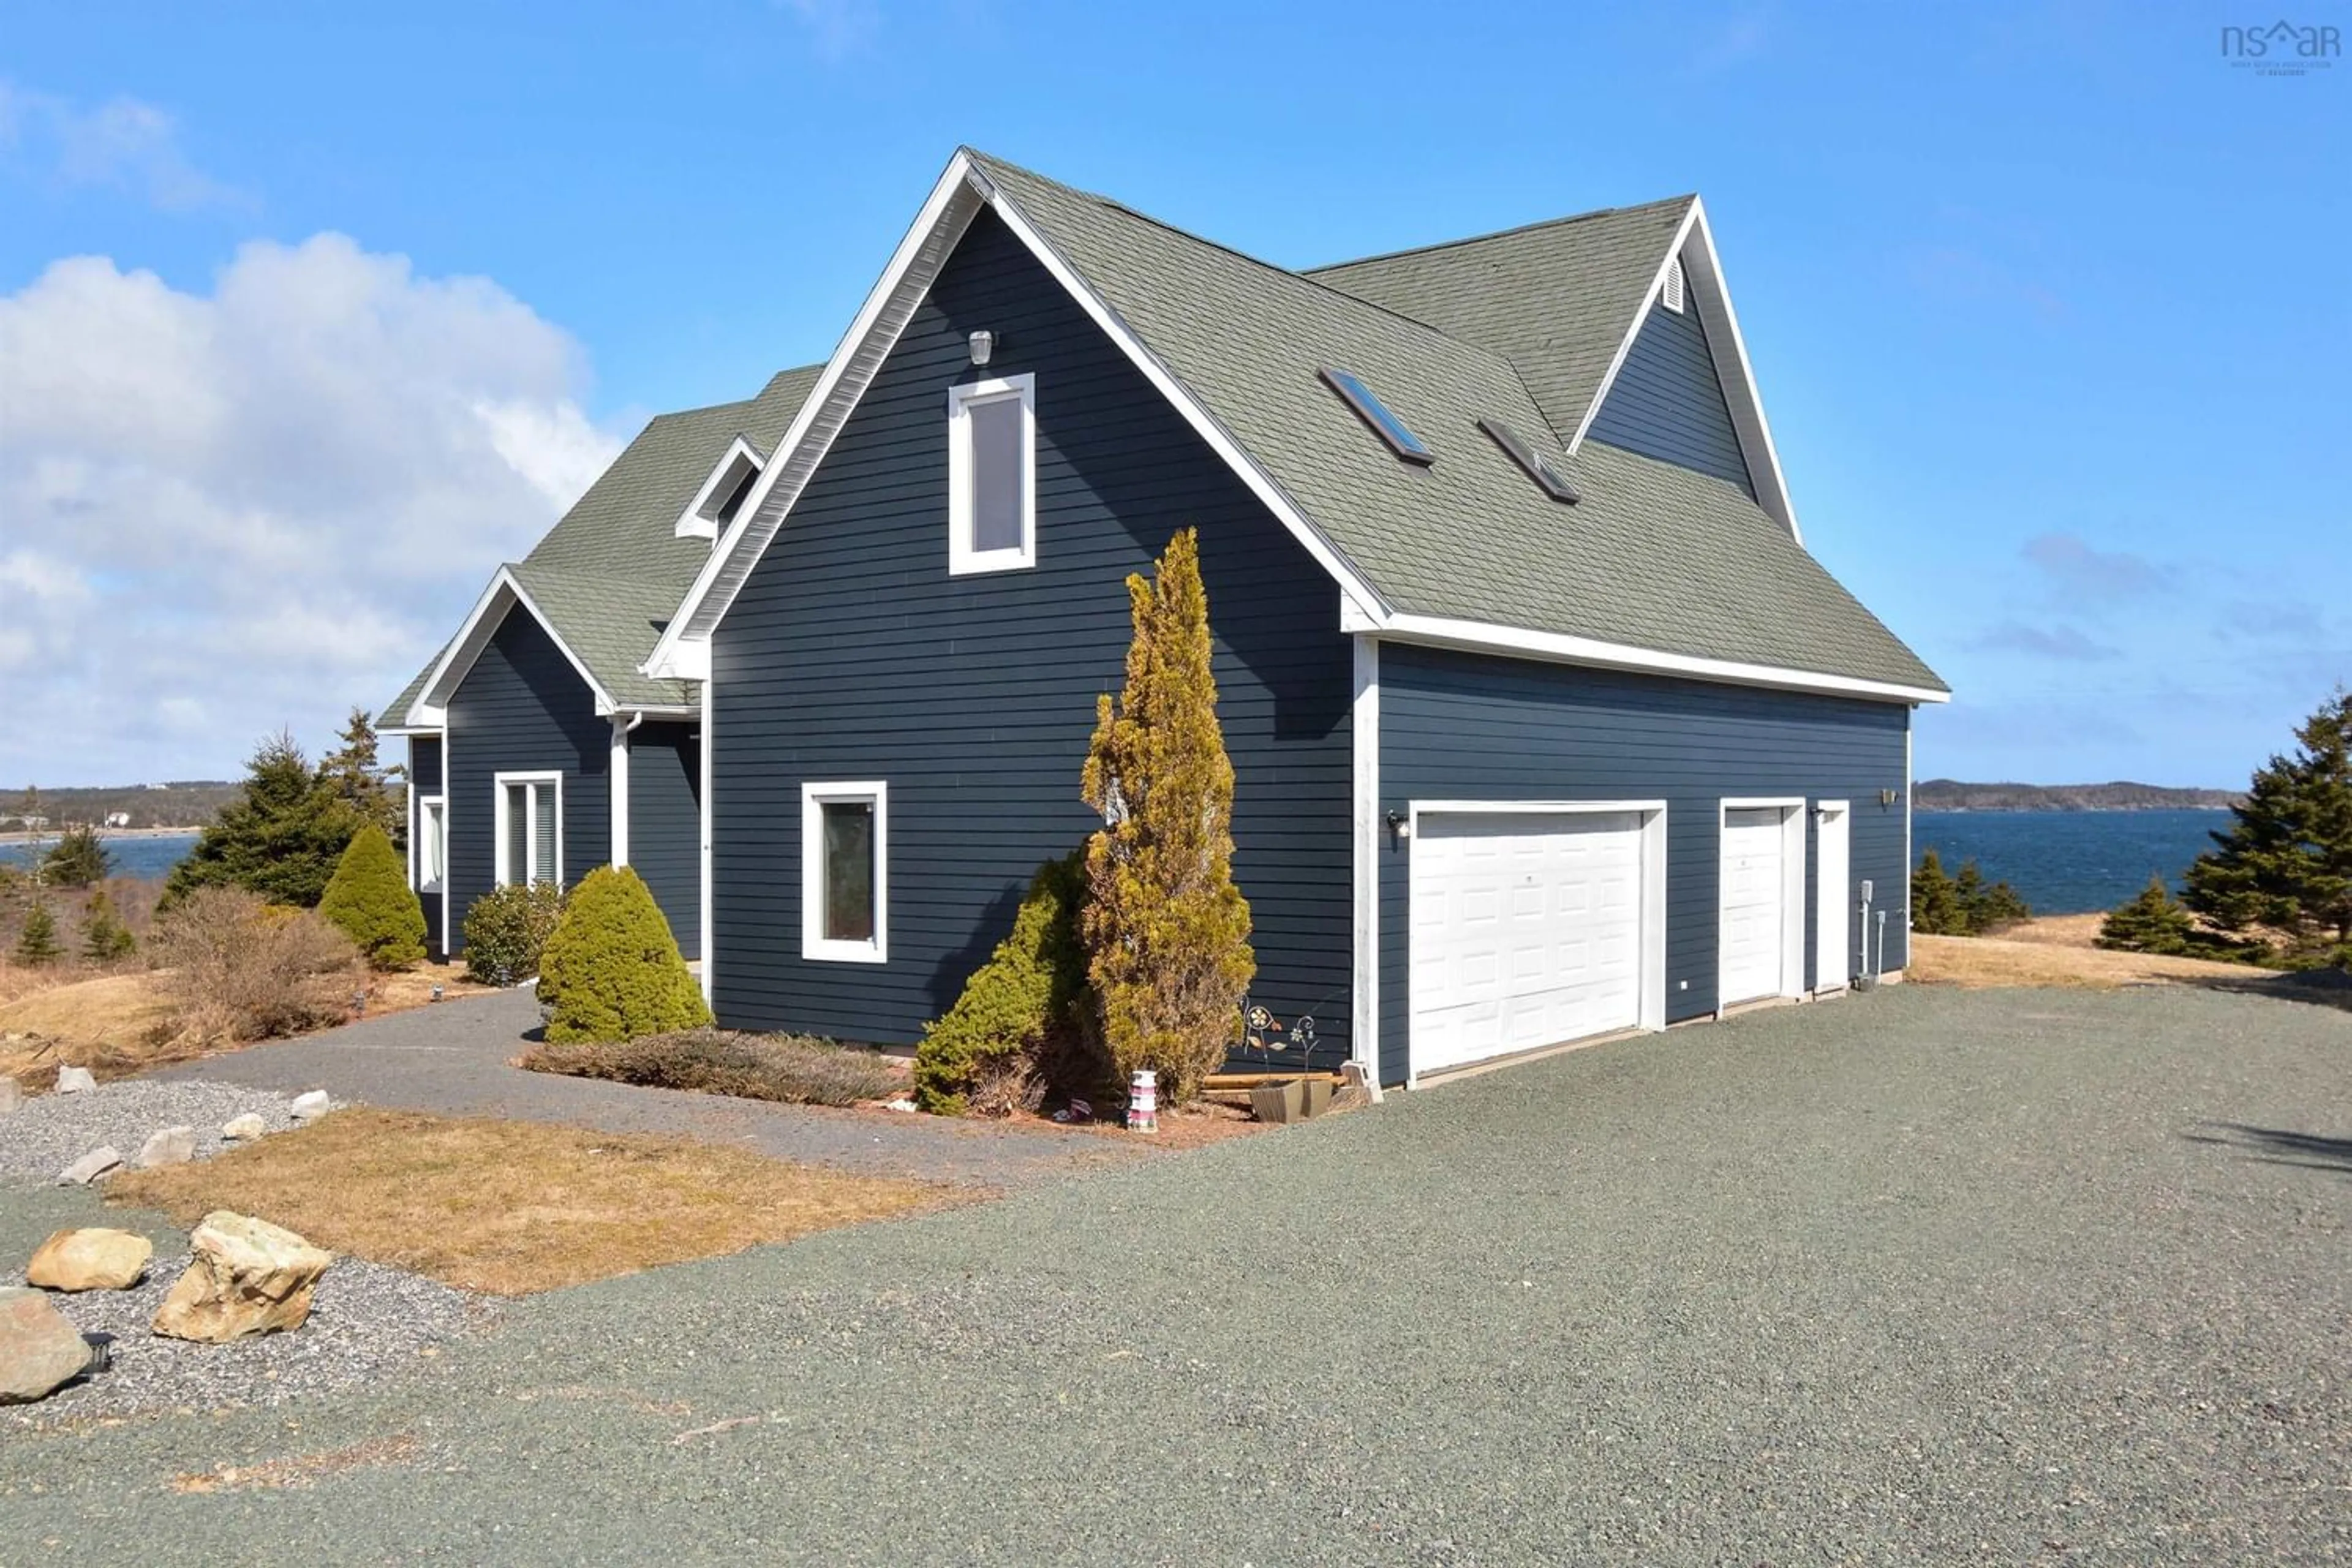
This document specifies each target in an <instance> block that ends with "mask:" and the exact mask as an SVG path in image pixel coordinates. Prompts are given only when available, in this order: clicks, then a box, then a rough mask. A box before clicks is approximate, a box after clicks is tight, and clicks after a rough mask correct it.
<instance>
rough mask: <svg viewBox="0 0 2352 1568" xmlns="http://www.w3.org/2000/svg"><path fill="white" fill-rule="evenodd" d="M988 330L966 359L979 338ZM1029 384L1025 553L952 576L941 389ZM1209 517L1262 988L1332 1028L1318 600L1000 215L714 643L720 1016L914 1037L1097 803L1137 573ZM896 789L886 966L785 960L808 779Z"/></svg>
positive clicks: (1334, 753) (1339, 819)
mask: <svg viewBox="0 0 2352 1568" xmlns="http://www.w3.org/2000/svg"><path fill="white" fill-rule="evenodd" d="M981 329H986V330H988V331H993V332H996V333H997V334H998V335H999V336H998V347H997V350H996V355H995V358H994V360H993V362H992V363H991V364H990V365H989V367H988V368H987V370H986V371H985V372H981V371H975V370H974V369H973V368H972V367H971V363H970V359H969V354H968V352H967V339H968V337H969V334H970V333H971V332H972V331H977V330H981ZM1024 372H1029V373H1034V374H1035V375H1036V378H1037V475H1036V488H1037V520H1038V521H1037V530H1038V533H1037V564H1036V566H1035V567H1034V569H1032V570H1029V571H1022V572H1007V573H996V574H985V575H979V576H968V577H954V578H951V577H950V576H949V575H948V572H947V563H948V521H947V518H948V458H947V443H948V422H947V394H948V388H949V387H950V385H952V384H956V383H958V382H960V381H968V380H973V379H978V378H980V377H981V376H982V375H986V376H990V377H994V376H1000V375H1016V374H1022V373H1024ZM1187 524H1192V525H1197V526H1198V527H1199V529H1200V531H1201V542H1202V567H1203V573H1204V575H1205V577H1206V580H1207V585H1208V590H1209V608H1210V618H1211V622H1212V626H1213V632H1214V637H1215V663H1214V670H1215V675H1216V679H1217V683H1218V689H1219V699H1220V700H1219V709H1218V711H1219V717H1220V719H1221V721H1222V722H1223V728H1224V736H1225V743H1226V748H1227V751H1228V752H1229V753H1230V754H1231V756H1232V758H1233V762H1234V777H1235V806H1234V875H1235V878H1236V879H1237V880H1238V881H1239V882H1240V884H1241V887H1242V890H1243V892H1244V895H1245V896H1246V897H1247V898H1248V899H1249V900H1250V903H1251V908H1252V912H1253V916H1254V919H1255V945H1256V950H1257V959H1258V973H1259V981H1258V984H1257V986H1256V989H1255V992H1254V995H1255V997H1256V998H1257V999H1258V1000H1260V1001H1262V1002H1264V1003H1265V1005H1268V1006H1269V1007H1271V1008H1273V1009H1274V1010H1275V1011H1276V1013H1277V1014H1278V1015H1280V1016H1283V1017H1285V1018H1286V1019H1287V1018H1290V1017H1292V1016H1296V1015H1297V1014H1298V1013H1300V1012H1312V1013H1314V1014H1315V1015H1316V1017H1317V1021H1318V1026H1319V1027H1320V1035H1321V1038H1322V1040H1323V1041H1324V1042H1325V1043H1326V1048H1327V1050H1328V1051H1329V1052H1331V1053H1332V1054H1333V1055H1335V1056H1336V1055H1338V1054H1339V1053H1342V1052H1344V1051H1345V1050H1346V1048H1347V1010H1348V1001H1349V996H1348V984H1349V942H1350V933H1351V930H1352V927H1351V921H1350V917H1349V878H1350V872H1349V791H1350V773H1349V768H1350V755H1351V753H1350V740H1349V728H1348V709H1349V684H1350V666H1349V658H1350V654H1349V648H1348V646H1347V644H1346V641H1345V639H1343V638H1342V637H1339V635H1338V633H1337V631H1336V627H1337V626H1338V624H1339V600H1338V590H1337V588H1336V587H1335V586H1334V585H1333V584H1332V583H1331V581H1330V579H1329V578H1328V576H1327V575H1326V574H1324V573H1323V572H1322V571H1321V569H1320V568H1318V566H1316V564H1315V563H1314V562H1313V561H1312V560H1311V559H1310V558H1309V557H1308V556H1307V553H1306V552H1305V551H1304V550H1303V549H1301V548H1300V547H1299V546H1298V544H1297V542H1295V541H1294V540H1292V539H1291V538H1290V537H1289V535H1288V534H1287V533H1286V532H1285V531H1283V529H1282V528H1281V526H1280V525H1279V524H1278V523H1277V522H1276V521H1275V520H1274V519H1273V518H1272V517H1271V516H1270V515H1268V513H1267V512H1266V510H1265V508H1264V507H1263V506H1262V505H1261V504H1260V503H1259V502H1258V501H1257V500H1256V499H1255V497H1253V496H1252V495H1251V494H1250V493H1249V491H1248V490H1247V489H1246V488H1245V487H1244V485H1243V484H1242V483H1241V481H1240V480H1239V479H1237V478H1235V477H1234V474H1233V472H1232V471H1231V469H1229V468H1227V467H1226V466H1225V465H1224V464H1223V462H1222V461H1221V460H1220V459H1219V458H1217V457H1216V456H1215V454H1213V452H1211V451H1210V450H1209V448H1208V447H1207V446H1206V445H1205V444H1204V443H1203V442H1202V440H1201V438H1200V437H1199V436H1198V435H1197V434H1196V433H1195V432H1194V431H1193V430H1192V428H1191V427H1190V426H1187V425H1186V424H1185V423H1184V421H1183V420H1182V418H1181V416H1179V415H1178V414H1177V413H1176V412H1175V410H1174V409H1173V408H1171V406H1170V405H1168V403H1167V401H1166V400H1165V399H1164V398H1162V397H1161V396H1160V395H1159V394H1158V393H1157V392H1156V391H1154V390H1153V389H1152V387H1151V386H1150V384H1149V383H1148V382H1147V381H1146V380H1145V379H1144V378H1143V376H1142V374H1140V373H1139V371H1137V370H1136V369H1135V367H1134V366H1133V365H1132V364H1131V363H1129V361H1128V360H1127V359H1126V358H1125V356H1124V355H1123V354H1122V353H1120V352H1119V350H1118V347H1117V345H1115V344H1114V343H1112V342H1110V341H1109V340H1108V338H1107V337H1106V336H1104V334H1103V333H1102V331H1100V330H1099V329H1098V328H1097V327H1096V325H1095V324H1094V322H1093V321H1091V320H1090V319H1088V318H1087V315H1086V314H1085V312H1084V311H1083V310H1081V309H1080V308H1079V307H1078V306H1077V305H1076V303H1075V302H1074V301H1073V300H1070V298H1069V297H1068V295H1067V294H1066V293H1065V292H1064V291H1063V290H1062V289H1061V288H1060V287H1059V286H1058V285H1057V284H1055V282H1054V281H1053V279H1051V277H1050V276H1049V275H1047V274H1046V273H1045V270H1044V269H1043V268H1041V267H1039V266H1038V265H1037V263H1036V262H1035V260H1034V258H1032V257H1031V256H1030V255H1029V254H1028V252H1027V251H1026V250H1025V249H1024V247H1022V246H1021V245H1020V243H1019V241H1018V240H1017V239H1015V238H1014V237H1013V236H1012V235H1011V233H1010V232H1009V231H1007V230H1006V229H1005V228H1004V227H1003V224H1002V223H1001V222H1000V221H999V220H998V219H997V218H996V217H995V216H993V215H992V214H983V215H982V216H981V217H979V218H978V219H976V220H975V221H974V223H973V225H972V226H971V229H970V230H969V231H968V232H967V233H966V235H965V237H964V238H963V240H962V242H961V245H960V247H958V249H957V251H956V254H955V255H954V256H953V257H952V258H950V261H949V263H948V265H947V267H946V268H945V269H944V270H943V271H942V273H941V274H940V278H939V279H938V280H937V281H936V282H935V283H934V285H933V287H932V289H931V290H930V292H929V296H928V298H927V299H926V300H924V302H923V303H922V305H921V306H920V307H919V309H918V310H917V311H916V312H915V315H914V318H913V320H912V321H910V322H909V323H908V329H907V331H906V332H905V333H904V334H903V335H902V336H901V338H900V339H899V341H898V344H897V345H896V347H895V348H894V349H893V350H892V352H891V353H890V355H889V357H888V359H887V362H886V363H884V365H883V367H882V369H881V371H880V373H879V374H877V377H876V379H875V381H874V383H873V384H872V386H871V387H870V388H869V389H868V390H867V392H866V395H865V397H864V398H863V400H862V401H861V402H860V404H859V405H858V407H857V409H856V412H855V413H854V414H853V415H852V416H851V417H850V419H849V421H848V423H847V425H846V426H845V428H844V429H843V431H842V433H841V435H840V436H839V437H838V438H837V439H836V440H835V443H834V445H833V447H832V448H831V450H830V451H829V452H828V453H827V454H826V456H825V458H824V462H823V463H822V464H820V465H819V467H818V469H817V472H816V473H815V475H814V478H813V479H812V480H811V482H810V483H809V485H808V488H807V489H805V490H804V491H803V494H802V496H801V497H800V499H799V500H798V501H797V502H796V504H795V505H794V507H793V511H792V514H791V516H790V517H789V518H788V519H787V520H786V521H785V522H784V525H783V527H782V530H781V531H779V532H778V534H777V536H776V539H775V541H774V542H773V543H772V544H771V545H770V546H769V548H768V551H767V553H766V554H765V556H764V557H763V558H762V559H761V562H760V563H759V564H758V566H757V567H756V568H755V569H754V570H753V571H752V573H751V577H750V580H749V581H748V582H747V583H746V584H745V586H744V588H743V591H742V593H741V595H740V596H739V597H738V598H737V600H736V602H735V604H734V605H733V606H732V607H731V608H730V611H729V612H728V615H727V617H726V619H725V620H724V622H722V623H721V625H720V626H719V631H718V634H717V636H716V637H715V638H714V642H713V670H714V676H715V679H714V681H713V700H714V705H715V712H714V716H713V722H712V728H711V736H712V741H711V744H712V747H713V750H712V753H711V765H712V781H711V810H712V814H713V835H714V843H715V859H714V869H713V875H714V889H713V899H714V912H713V921H714V931H713V934H714V936H715V938H716V945H715V947H714V950H713V953H714V969H715V973H714V980H715V985H716V1002H717V1006H718V1011H719V1016H720V1017H721V1018H722V1019H723V1020H724V1021H726V1022H727V1023H728V1024H730V1026H739V1027H746V1028H761V1029H780V1028H781V1029H799V1030H807V1031H811V1032H814V1033H820V1034H827V1035H833V1036H836V1037H845V1038H850V1039H857V1040H865V1041H871V1042H875V1043H880V1044H892V1045H903V1044H906V1043H908V1042H910V1041H912V1040H913V1039H915V1038H916V1037H918V1035H919V1033H920V1031H921V1028H922V1026H923V1025H924V1023H925V1022H926V1021H927V1020H929V1019H930V1018H932V1017H935V1016H938V1015H939V1014H940V1012H942V1011H944V1010H945V1009H946V1008H947V1007H948V1006H949V1005H950V1004H951V1003H952V1002H953V1001H954V999H955V997H956V996H957V995H958V994H960V993H961V989H962V986H963V983H964V981H965V979H966V978H967V977H968V976H969V975H970V974H971V971H972V970H973V969H975V968H976V967H978V965H979V964H980V963H982V961H983V960H984V959H985V958H986V957H987V954H988V952H989V951H990V950H991V949H992V947H993V946H994V944H995V943H996V942H998V941H999V940H1000V939H1001V938H1003V935H1004V934H1005V933H1006V932H1007V931H1009V930H1010V929H1011V927H1012V921H1013V910H1014V908H1015V906H1016V904H1017V902H1018V900H1019V898H1020V894H1021V892H1022V890H1023V889H1024V888H1025V886H1026V885H1027V883H1028V880H1029V878H1030V876H1031V874H1032V873H1033V872H1034V869H1035V868H1036V867H1037V865H1038V864H1039V863H1040V862H1041V861H1044V860H1045V859H1048V858H1053V857H1055V856H1058V855H1061V854H1064V853H1066V852H1067V851H1069V850H1070V849H1072V848H1075V847H1077V846H1078V845H1080V844H1081V843H1083V842H1084V841H1085V839H1086V837H1087V834H1088V833H1090V832H1091V831H1092V830H1093V829H1094V828H1095V827H1096V826H1098V823H1097V819H1096V818H1095V817H1094V816H1092V814H1090V813H1089V812H1088V811H1087V808H1086V806H1085V805H1084V804H1083V803H1082V802H1081V801H1080V800H1079V798H1078V772H1079V768H1080V766H1081V764H1082V763H1084V761H1085V758H1086V752H1087V738H1088V736H1089V735H1090V734H1091V732H1092V731H1093V727H1094V720H1095V701H1096V698H1097V695H1098V694H1100V693H1103V692H1107V691H1116V690H1117V689H1118V687H1119V685H1120V682H1121V679H1122V671H1123V668H1124V661H1125V658H1126V652H1127V646H1128V641H1129V617H1128V599H1127V590H1126V588H1125V586H1124V583H1125V580H1126V578H1127V576H1128V575H1129V574H1130V573H1136V572H1145V571H1148V570H1149V569H1150V564H1151V563H1152V561H1153V559H1154V558H1155V557H1156V556H1157V555H1158V554H1159V552H1160V551H1162V550H1163V549H1165V548H1166V546H1167V543H1168V541H1169V539H1170V538H1171V536H1172V535H1173V534H1174V533H1175V531H1177V530H1178V529H1180V528H1181V527H1183V526H1185V525H1187ZM868 779H883V780H887V781H888V784H889V786H890V805H889V821H888V837H889V928H888V944H889V962H888V963H882V964H857V963H812V962H807V961H804V960H803V959H802V957H801V956H800V947H801V937H800V920H801V881H800V879H801V845H800V800H801V786H802V784H803V783H805V782H808V781H813V780H814V781H824V780H835V781H849V780H868Z"/></svg>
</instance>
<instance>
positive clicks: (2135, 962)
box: [1906, 914, 2270, 991]
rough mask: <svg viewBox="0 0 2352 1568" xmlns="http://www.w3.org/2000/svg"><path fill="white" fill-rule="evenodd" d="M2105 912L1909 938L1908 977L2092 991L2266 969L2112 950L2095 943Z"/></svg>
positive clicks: (2251, 978) (2254, 974)
mask: <svg viewBox="0 0 2352 1568" xmlns="http://www.w3.org/2000/svg"><path fill="white" fill-rule="evenodd" d="M2104 919H2105V916H2103V915H2095V914H2090V915H2053V916H2049V917H2046V918H2044V919H2042V920H2036V921H2025V922H2024V923H2023V924H2021V925H2017V926H2012V927H2011V928H2010V929H2009V930H2007V931H2003V932H2002V933H2001V934H2000V935H1999V936H1928V935H1926V934H1925V933H1918V932H1915V933H1914V934H1913V936H1912V938H1911V965H1910V968H1909V969H1908V970H1907V971H1906V978H1908V979H1911V980H1916V981H1919V982H1921V983H1923V984H1930V985H2060V986H2068V987H2074V988H2079V989H2084V990H2092V991H2108V990H2113V989H2114V988H2116V986H2119V985H2148V984H2179V983H2183V982H2195V981H2200V980H2202V981H2216V980H2220V981H2229V980H2237V981H2245V982H2256V981H2260V980H2262V979H2263V978H2264V977H2265V976H2266V975H2267V974H2269V973H2270V972H2269V971H2267V970H2262V969H2256V968H2254V967H2253V966H2252V965H2251V964H2244V963H2215V962H2213V961H2212V960H2210V959H2203V958H2170V957H2166V956H2164V955H2162V954H2158V953H2150V952H2110V951H2108V950H2107V949H2105V948H2104V947H2100V946H2098V945H2097V943H2096V942H2095V940H2094V939H2095V938H2096V937H2097V936H2098V934H2099V922H2100V921H2102V920H2104Z"/></svg>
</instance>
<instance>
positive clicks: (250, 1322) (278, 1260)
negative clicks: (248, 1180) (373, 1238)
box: [155, 1209, 334, 1344]
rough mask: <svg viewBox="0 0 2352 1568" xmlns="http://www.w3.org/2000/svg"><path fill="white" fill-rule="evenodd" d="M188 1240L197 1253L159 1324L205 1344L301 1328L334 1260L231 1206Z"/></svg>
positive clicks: (179, 1336)
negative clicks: (313, 1295)
mask: <svg viewBox="0 0 2352 1568" xmlns="http://www.w3.org/2000/svg"><path fill="white" fill-rule="evenodd" d="M188 1246H189V1248H190V1250H191V1251H192V1252H193V1253H194V1257H192V1258H190V1259H189V1260H188V1271H187V1272H186V1273H184V1274H183V1275H181V1276H180V1280H179V1283H178V1284H176V1285H174V1286H173V1287H172V1293H171V1294H170V1295H168V1296H166V1297H165V1298H163V1306H162V1307H160V1308H158V1309H157V1310H156V1312H155V1331H156V1332H157V1333H159V1334H164V1335H168V1336H170V1337H171V1338H173V1339H178V1340H198V1341H201V1342H204V1343H206V1344H226V1343H227V1342H229V1341H231V1340H239V1339H245V1338H247V1337H248V1336H250V1335H253V1334H267V1333H274V1332H277V1331H279V1330H283V1329H299V1328H300V1327H301V1326H302V1324H303V1323H304V1322H305V1321H307V1320H308V1319H309V1318H310V1294H311V1291H312V1289H314V1288H315V1287H316V1286H317V1285H318V1283H319V1276H320V1275H321V1274H324V1273H325V1272H326V1271H327V1265H328V1264H330V1263H331V1262H333V1261H334V1258H333V1257H332V1255H331V1254H330V1253H328V1252H327V1251H325V1250H324V1249H323V1248H320V1247H313V1246H311V1245H310V1243H309V1242H307V1241H305V1240H303V1239H302V1238H301V1237H299V1236H297V1235H295V1234H294V1233H293V1232H292V1231H290V1230H288V1229H286V1228H285V1227H284V1226H275V1225H271V1224H270V1223H269V1222H268V1220H261V1219H255V1218H252V1217H251V1216H250V1215H239V1214H231V1213H229V1212H228V1211H227V1210H226V1209H223V1210H219V1211H216V1212H215V1213H213V1214H208V1215H205V1217H204V1220H203V1221H202V1223H200V1224H199V1225H198V1226H196V1228H195V1230H194V1232H193V1233H191V1234H190V1236H189V1237H188Z"/></svg>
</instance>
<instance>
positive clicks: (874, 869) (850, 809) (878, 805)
mask: <svg viewBox="0 0 2352 1568" xmlns="http://www.w3.org/2000/svg"><path fill="white" fill-rule="evenodd" d="M801 956H802V957H803V958H817V959H827V960H832V961H835V962H838V963H883V962H885V961H887V959H888V957H889V956H890V786H889V785H888V784H883V783H880V782H879V781H876V782H871V783H865V784H803V785H801Z"/></svg>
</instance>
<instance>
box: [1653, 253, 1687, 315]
mask: <svg viewBox="0 0 2352 1568" xmlns="http://www.w3.org/2000/svg"><path fill="white" fill-rule="evenodd" d="M1684 300H1685V283H1684V279H1683V258H1681V257H1679V256H1677V257H1675V258H1674V259H1673V260H1672V261H1669V262H1667V263H1666V281H1665V285H1664V287H1663V288H1661V289H1659V290H1658V303H1659V304H1661V305H1664V307H1665V308H1666V309H1667V310H1672V311H1673V312H1674V313H1675V315H1677V316H1679V315H1681V314H1682V313H1683V301H1684Z"/></svg>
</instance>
